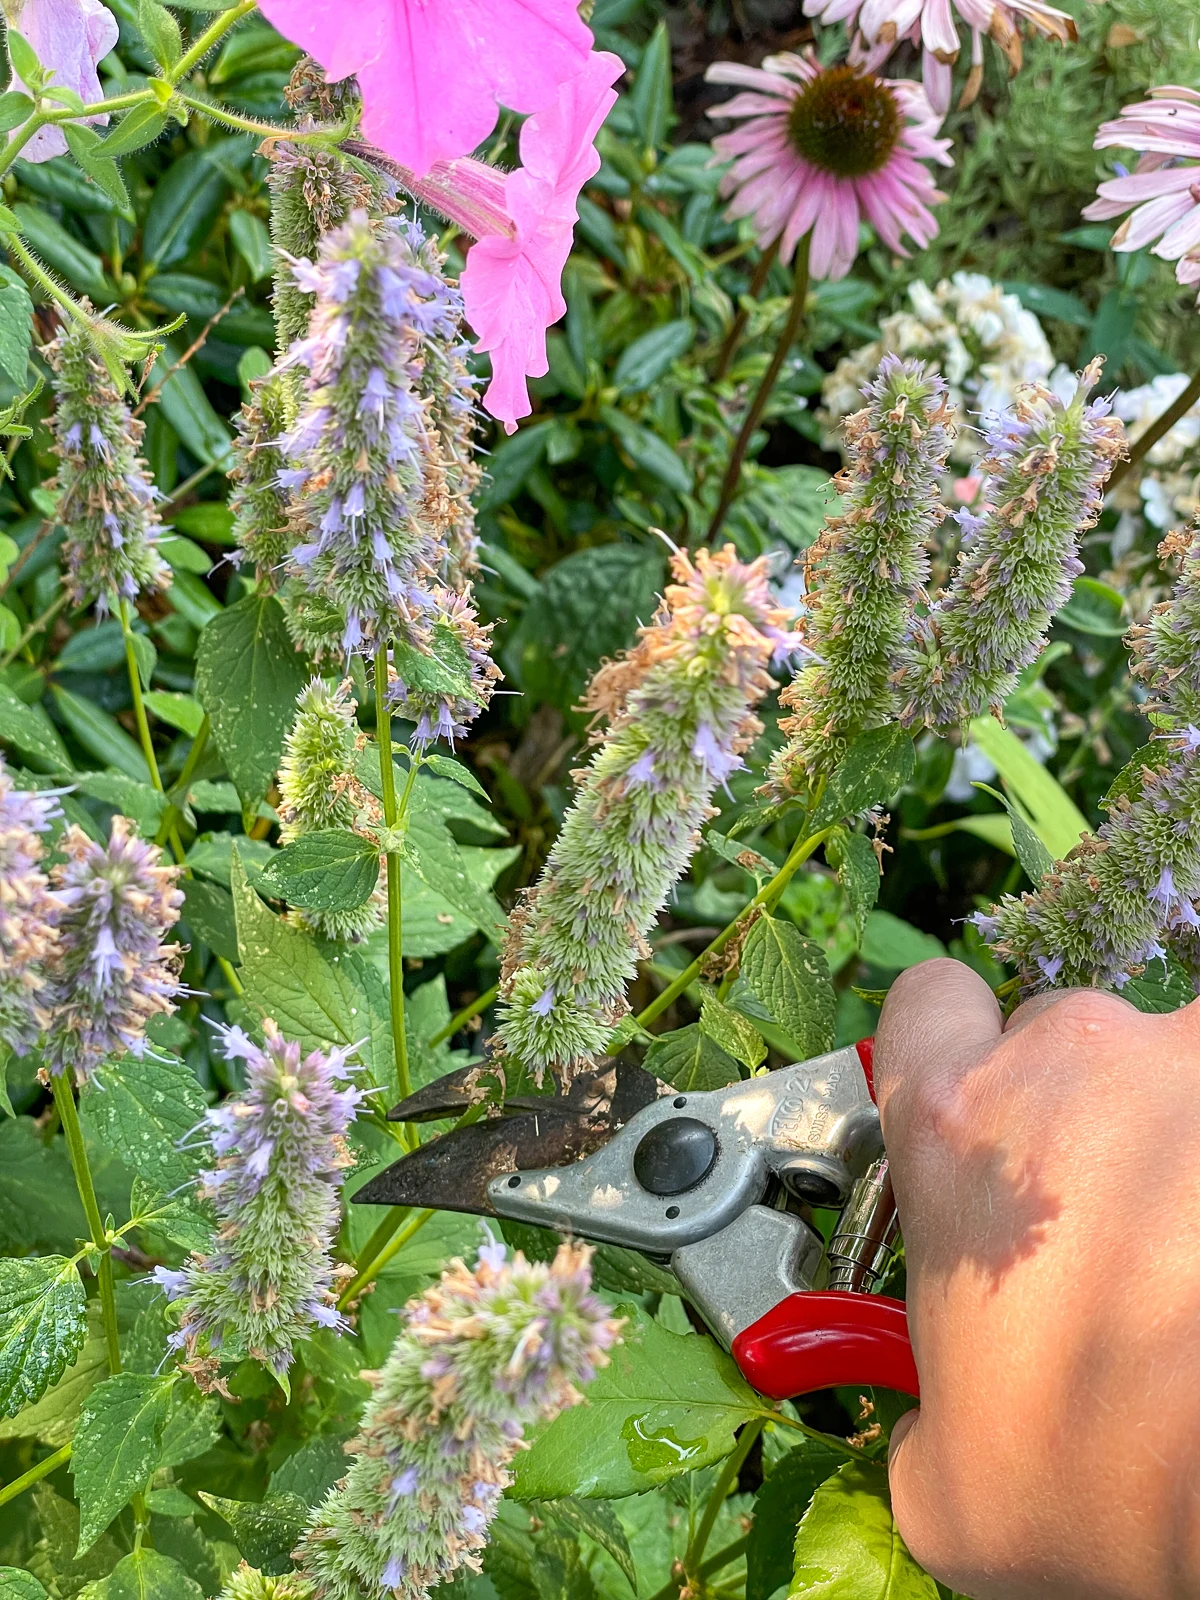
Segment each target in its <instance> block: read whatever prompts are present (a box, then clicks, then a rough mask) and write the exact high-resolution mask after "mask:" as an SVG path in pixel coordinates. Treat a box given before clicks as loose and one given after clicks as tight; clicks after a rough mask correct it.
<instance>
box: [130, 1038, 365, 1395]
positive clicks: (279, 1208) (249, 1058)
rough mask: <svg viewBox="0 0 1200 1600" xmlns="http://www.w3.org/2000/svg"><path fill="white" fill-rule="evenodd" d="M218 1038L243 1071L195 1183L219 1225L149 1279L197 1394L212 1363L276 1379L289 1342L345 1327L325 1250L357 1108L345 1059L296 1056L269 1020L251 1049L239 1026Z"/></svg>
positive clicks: (212, 1128)
mask: <svg viewBox="0 0 1200 1600" xmlns="http://www.w3.org/2000/svg"><path fill="white" fill-rule="evenodd" d="M221 1034H222V1040H223V1044H224V1049H225V1054H226V1056H227V1057H228V1058H229V1059H230V1060H233V1059H234V1058H235V1057H241V1059H242V1060H244V1061H245V1063H246V1088H245V1090H244V1092H243V1093H242V1094H240V1095H235V1096H233V1097H232V1098H230V1099H228V1100H223V1101H222V1102H221V1103H220V1105H217V1106H214V1107H213V1108H212V1110H210V1111H209V1112H208V1114H207V1116H206V1118H205V1129H206V1133H207V1137H208V1140H209V1143H210V1145H211V1147H212V1150H213V1153H214V1154H215V1156H216V1158H217V1160H216V1166H215V1168H214V1169H213V1170H212V1171H210V1172H205V1173H203V1174H201V1192H202V1193H203V1194H204V1195H205V1196H207V1197H208V1198H209V1199H210V1200H211V1201H212V1203H213V1208H214V1210H215V1211H216V1214H217V1220H218V1228H217V1233H216V1237H215V1239H214V1242H213V1251H212V1254H210V1255H204V1256H202V1255H193V1256H192V1257H190V1258H189V1260H188V1261H187V1262H186V1263H185V1265H184V1267H183V1268H182V1270H181V1271H179V1272H172V1271H171V1270H170V1269H169V1268H165V1267H163V1268H159V1269H158V1271H157V1272H156V1274H155V1277H156V1278H157V1280H158V1281H159V1283H160V1284H161V1285H162V1287H163V1288H164V1289H165V1290H166V1292H167V1295H168V1298H169V1299H171V1300H179V1301H182V1316H181V1319H180V1326H179V1330H178V1332H177V1333H175V1334H173V1335H172V1341H173V1343H174V1344H175V1346H176V1348H178V1347H180V1346H183V1347H184V1349H185V1351H186V1354H187V1359H188V1362H189V1364H190V1370H191V1371H192V1372H193V1374H194V1375H195V1376H196V1378H197V1381H198V1382H200V1383H201V1385H202V1387H214V1386H215V1384H216V1382H217V1369H218V1367H219V1365H220V1363H221V1362H222V1361H238V1360H241V1359H243V1358H244V1357H247V1356H250V1357H252V1358H253V1359H254V1360H256V1361H261V1362H262V1363H263V1365H264V1366H266V1367H268V1368H269V1369H270V1370H271V1372H273V1373H274V1374H275V1375H276V1377H279V1378H282V1377H283V1376H284V1374H285V1373H286V1372H287V1369H288V1367H289V1366H290V1364H291V1361H292V1351H293V1347H294V1345H295V1343H296V1341H297V1340H298V1339H303V1338H306V1337H308V1336H309V1335H310V1334H311V1333H312V1332H313V1330H314V1329H316V1328H340V1327H342V1326H343V1324H342V1319H341V1317H340V1316H339V1314H338V1311H337V1307H336V1304H335V1301H336V1296H335V1294H334V1284H335V1281H336V1279H337V1276H338V1269H337V1268H336V1267H335V1265H334V1262H333V1259H332V1257H331V1255H330V1249H331V1246H332V1244H333V1238H334V1234H335V1232H336V1231H337V1226H338V1220H339V1216H340V1200H339V1190H340V1188H341V1182H342V1176H341V1175H342V1173H343V1171H344V1170H345V1168H346V1167H348V1166H350V1165H351V1164H352V1162H353V1157H352V1156H351V1154H350V1151H349V1149H348V1147H347V1145H346V1140H345V1133H346V1130H347V1128H348V1127H349V1126H350V1124H351V1123H352V1122H353V1121H354V1117H355V1113H356V1111H357V1108H358V1104H359V1101H360V1100H361V1098H362V1091H361V1090H360V1089H357V1088H354V1087H352V1086H351V1087H347V1088H338V1086H337V1080H338V1079H339V1078H345V1077H346V1076H347V1074H348V1070H349V1069H348V1068H347V1065H346V1058H347V1056H348V1055H350V1053H351V1050H333V1051H330V1052H329V1054H328V1055H326V1054H324V1053H323V1052H322V1051H320V1050H313V1051H311V1052H310V1053H309V1054H308V1055H307V1056H303V1057H302V1056H301V1052H300V1046H299V1045H298V1044H296V1043H295V1042H294V1041H291V1040H288V1039H285V1038H284V1037H283V1035H282V1034H281V1033H280V1031H279V1029H278V1027H277V1026H276V1025H275V1023H274V1022H272V1021H270V1019H268V1020H267V1021H266V1022H264V1024H263V1035H264V1040H265V1042H264V1044H263V1046H262V1048H261V1049H260V1048H259V1047H258V1046H257V1045H256V1044H254V1043H253V1042H252V1041H251V1040H250V1039H248V1038H247V1037H246V1035H245V1034H244V1033H243V1032H242V1031H241V1029H239V1028H224V1029H222V1030H221ZM351 1049H353V1047H351Z"/></svg>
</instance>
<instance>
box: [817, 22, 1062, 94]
mask: <svg viewBox="0 0 1200 1600" xmlns="http://www.w3.org/2000/svg"><path fill="white" fill-rule="evenodd" d="M955 13H957V14H958V17H960V18H961V19H962V21H963V22H964V23H965V24H966V26H967V27H968V28H970V30H971V72H970V76H969V77H968V79H967V83H966V88H965V89H964V91H963V96H962V102H961V103H962V104H963V105H970V104H971V102H972V101H973V100H974V99H975V96H976V95H977V94H978V93H979V84H980V81H981V80H982V77H983V36H984V34H985V33H990V34H991V36H992V38H993V39H994V40H995V41H996V43H997V44H998V45H999V46H1000V48H1001V50H1003V52H1004V54H1005V55H1006V56H1007V57H1008V63H1009V66H1010V67H1011V69H1012V71H1013V72H1017V71H1019V70H1020V66H1021V35H1020V34H1019V33H1018V32H1017V19H1018V18H1019V17H1020V18H1024V20H1025V21H1026V22H1028V23H1029V24H1030V25H1031V26H1032V27H1033V28H1035V29H1036V30H1037V31H1038V33H1042V34H1045V35H1047V36H1048V37H1050V38H1054V39H1060V40H1061V41H1062V42H1063V43H1064V44H1065V43H1067V41H1068V40H1073V39H1075V38H1077V37H1078V34H1077V32H1076V28H1075V21H1074V19H1073V18H1072V17H1070V16H1068V15H1067V13H1066V12H1065V11H1057V10H1055V8H1054V7H1053V6H1046V5H1041V4H1039V0H804V14H805V16H806V17H820V19H821V21H822V22H844V23H845V24H846V28H847V31H848V32H851V33H852V34H853V43H852V46H851V51H850V60H851V61H852V62H854V63H856V64H857V65H860V66H865V67H869V68H870V69H871V70H872V71H876V70H877V69H878V68H879V67H881V66H882V65H883V63H884V62H885V61H886V60H887V58H888V56H890V55H891V53H892V51H893V50H894V49H895V48H896V46H897V45H898V44H899V43H900V41H901V39H905V38H907V39H909V40H911V42H912V43H913V44H914V45H915V44H918V43H919V44H920V45H921V47H922V61H921V65H922V77H923V79H924V82H925V93H926V94H927V95H928V96H929V103H930V105H931V106H932V107H933V109H934V110H935V111H936V112H937V113H938V115H939V116H941V117H944V116H945V115H946V113H947V111H949V109H950V88H951V79H952V77H953V70H952V69H953V67H954V63H955V62H956V61H957V60H958V53H959V42H958V28H957V26H956V24H955Z"/></svg>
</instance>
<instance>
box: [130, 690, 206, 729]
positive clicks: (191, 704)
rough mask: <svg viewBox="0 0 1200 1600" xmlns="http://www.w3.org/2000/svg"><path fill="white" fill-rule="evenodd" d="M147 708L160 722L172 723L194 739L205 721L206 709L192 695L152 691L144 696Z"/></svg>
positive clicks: (173, 726)
mask: <svg viewBox="0 0 1200 1600" xmlns="http://www.w3.org/2000/svg"><path fill="white" fill-rule="evenodd" d="M142 698H143V700H145V702H146V704H147V706H148V707H149V708H150V710H151V711H153V713H154V715H155V716H156V717H157V718H158V719H159V721H160V722H167V723H170V725H171V727H172V728H178V729H179V731H180V732H181V733H186V734H187V736H188V738H189V739H194V738H195V737H196V735H197V734H198V733H199V732H200V725H201V723H202V722H203V721H204V707H203V706H202V705H201V704H200V702H199V700H196V699H193V697H192V696H191V695H190V694H179V693H178V692H176V691H175V690H171V689H151V690H150V691H149V693H148V694H145V695H143V696H142Z"/></svg>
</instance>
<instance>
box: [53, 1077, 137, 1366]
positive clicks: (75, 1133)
mask: <svg viewBox="0 0 1200 1600" xmlns="http://www.w3.org/2000/svg"><path fill="white" fill-rule="evenodd" d="M50 1089H51V1092H52V1093H53V1095H54V1104H55V1108H56V1109H57V1111H58V1117H59V1121H60V1122H61V1123H62V1131H63V1137H64V1139H65V1140H66V1141H67V1154H68V1156H69V1157H70V1160H71V1171H72V1172H73V1173H74V1174H75V1187H76V1189H78V1191H79V1199H80V1202H81V1203H82V1205H83V1214H84V1216H85V1217H86V1218H87V1225H88V1232H89V1233H90V1234H91V1236H92V1243H93V1245H95V1247H96V1250H97V1252H98V1255H99V1260H98V1262H97V1264H96V1283H97V1285H98V1287H99V1290H100V1313H101V1317H102V1318H103V1322H104V1343H105V1346H106V1348H107V1350H108V1370H109V1374H110V1375H111V1376H112V1377H116V1375H117V1373H118V1372H120V1370H121V1340H120V1336H119V1334H118V1332H117V1300H116V1294H115V1292H114V1290H113V1270H112V1253H111V1251H112V1241H111V1240H110V1239H109V1237H108V1230H107V1229H106V1228H105V1226H104V1223H103V1221H102V1219H101V1216H100V1205H99V1202H98V1201H97V1199H96V1186H95V1184H94V1183H93V1182H92V1170H91V1168H90V1167H89V1165H88V1158H87V1147H86V1146H85V1145H84V1142H83V1130H82V1129H81V1128H80V1126H79V1112H78V1111H77V1110H76V1107H75V1089H74V1086H73V1085H72V1083H71V1080H70V1077H69V1076H68V1074H67V1073H65V1072H56V1073H52V1074H51V1076H50Z"/></svg>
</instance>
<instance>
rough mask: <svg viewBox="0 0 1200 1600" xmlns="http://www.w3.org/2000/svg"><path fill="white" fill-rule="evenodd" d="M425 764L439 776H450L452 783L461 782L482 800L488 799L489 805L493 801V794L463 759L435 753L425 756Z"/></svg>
mask: <svg viewBox="0 0 1200 1600" xmlns="http://www.w3.org/2000/svg"><path fill="white" fill-rule="evenodd" d="M424 765H425V766H427V767H428V768H429V770H430V772H434V773H436V774H437V776H438V777H439V778H449V779H450V782H451V783H459V784H461V785H462V786H463V788H464V789H469V790H470V791H471V793H472V794H477V795H478V796H479V798H480V799H481V800H486V801H487V803H488V804H489V805H490V804H491V803H492V802H491V796H490V795H489V794H488V792H487V790H486V789H485V788H484V787H483V785H482V784H481V783H480V781H479V779H478V778H477V777H476V776H475V774H474V773H473V772H472V771H471V769H470V767H464V766H463V764H462V762H461V761H455V760H454V759H453V758H452V757H450V756H440V755H437V754H436V753H435V754H433V755H427V756H426V757H425V761H424Z"/></svg>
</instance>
